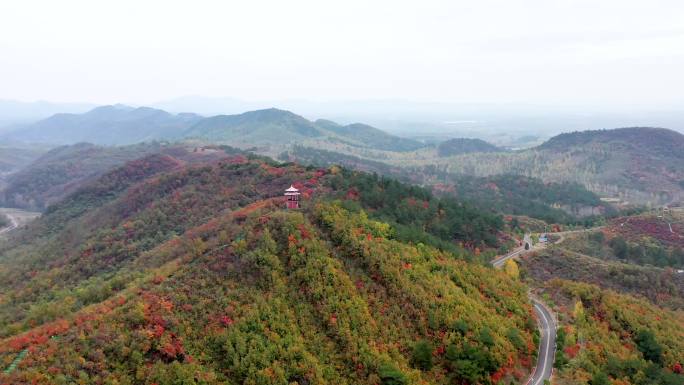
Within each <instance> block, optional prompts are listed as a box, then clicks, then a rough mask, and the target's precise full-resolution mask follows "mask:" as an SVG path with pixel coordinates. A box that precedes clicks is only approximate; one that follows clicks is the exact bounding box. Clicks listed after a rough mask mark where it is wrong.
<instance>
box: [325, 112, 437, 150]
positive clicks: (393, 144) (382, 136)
mask: <svg viewBox="0 0 684 385" xmlns="http://www.w3.org/2000/svg"><path fill="white" fill-rule="evenodd" d="M316 125H317V126H319V127H321V128H323V129H325V130H328V131H331V132H334V133H335V134H337V135H339V136H340V137H343V138H346V139H349V140H351V141H352V142H351V144H353V143H357V144H358V145H360V146H362V147H371V148H374V149H377V150H385V151H413V150H417V149H419V148H421V147H425V145H424V144H422V143H421V142H418V141H415V140H412V139H406V138H401V137H398V136H394V135H391V134H388V133H386V132H385V131H382V130H379V129H377V128H375V127H372V126H369V125H367V124H362V123H354V124H348V125H346V126H342V125H339V124H337V123H335V122H331V121H329V120H324V119H319V120H317V121H316Z"/></svg>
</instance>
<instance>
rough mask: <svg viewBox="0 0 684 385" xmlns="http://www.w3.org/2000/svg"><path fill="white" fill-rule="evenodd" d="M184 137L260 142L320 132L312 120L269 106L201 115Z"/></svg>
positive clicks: (286, 140) (283, 139) (308, 136)
mask: <svg viewBox="0 0 684 385" xmlns="http://www.w3.org/2000/svg"><path fill="white" fill-rule="evenodd" d="M185 136H186V137H192V138H200V139H206V140H212V141H214V140H218V141H236V142H243V143H249V144H262V143H279V142H280V143H286V142H291V141H293V140H297V139H302V138H312V137H320V136H323V132H322V131H321V130H320V129H319V128H318V127H316V125H315V124H314V123H313V122H310V121H309V120H307V119H304V118H303V117H301V116H299V115H295V114H293V113H292V112H290V111H283V110H278V109H275V108H271V109H267V110H258V111H250V112H245V113H243V114H239V115H217V116H212V117H209V118H205V119H202V120H201V121H199V122H198V123H197V124H195V125H194V126H193V127H191V128H190V129H189V130H187V131H186V132H185Z"/></svg>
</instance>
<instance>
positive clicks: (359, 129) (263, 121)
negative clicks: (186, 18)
mask: <svg viewBox="0 0 684 385" xmlns="http://www.w3.org/2000/svg"><path fill="white" fill-rule="evenodd" d="M185 136H186V137H189V138H198V139H203V140H210V141H221V142H226V143H231V144H242V145H264V144H276V145H285V144H293V143H301V142H302V141H303V140H318V141H329V142H332V143H344V144H347V145H351V146H356V147H368V148H373V149H378V150H387V151H410V150H415V149H417V148H420V147H423V144H421V143H420V142H417V141H414V140H410V139H405V138H400V137H397V136H393V135H390V134H388V133H386V132H384V131H381V130H379V129H377V128H374V127H371V126H368V125H365V124H359V123H357V124H350V125H346V126H342V125H339V124H337V123H334V122H331V121H328V120H317V121H315V122H312V121H310V120H308V119H305V118H303V117H301V116H299V115H296V114H294V113H292V112H290V111H284V110H279V109H276V108H270V109H266V110H258V111H250V112H245V113H243V114H239V115H218V116H214V117H210V118H206V119H203V120H201V121H200V122H198V123H197V124H196V125H194V126H193V127H192V128H190V129H189V130H188V131H187V132H186V133H185Z"/></svg>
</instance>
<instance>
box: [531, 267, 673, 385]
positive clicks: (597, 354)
mask: <svg viewBox="0 0 684 385" xmlns="http://www.w3.org/2000/svg"><path fill="white" fill-rule="evenodd" d="M544 290H545V296H546V297H547V298H548V299H549V300H550V301H551V302H552V303H554V304H555V305H556V306H555V309H556V310H558V311H559V317H560V319H561V327H560V329H559V331H558V341H557V345H558V351H557V353H556V361H555V367H556V368H557V372H556V379H555V381H557V382H558V383H560V384H577V383H580V384H584V383H589V384H592V385H594V384H634V385H637V384H639V385H641V384H643V385H653V384H662V385H670V384H672V385H674V384H682V383H684V377H683V376H682V362H684V316H683V315H682V313H681V312H673V311H669V310H664V309H662V308H660V307H657V306H654V305H652V304H650V303H648V302H646V301H645V300H639V299H635V298H633V297H630V296H627V295H622V294H617V293H615V292H613V291H611V290H601V289H599V288H598V287H596V286H593V285H588V284H584V283H577V282H571V281H564V280H552V281H549V282H548V283H547V284H546V286H545V288H544Z"/></svg>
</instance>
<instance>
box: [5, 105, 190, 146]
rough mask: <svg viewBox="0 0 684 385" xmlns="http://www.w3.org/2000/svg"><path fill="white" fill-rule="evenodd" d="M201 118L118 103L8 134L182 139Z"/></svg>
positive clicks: (101, 140) (41, 139) (46, 138)
mask: <svg viewBox="0 0 684 385" xmlns="http://www.w3.org/2000/svg"><path fill="white" fill-rule="evenodd" d="M201 119H202V118H201V117H200V116H199V115H196V114H177V115H173V114H170V113H168V112H166V111H162V110H157V109H154V108H149V107H139V108H133V107H129V106H124V105H120V104H118V105H113V106H103V107H97V108H94V109H92V110H90V111H88V112H86V113H84V114H69V113H60V114H55V115H53V116H51V117H49V118H47V119H44V120H41V121H38V122H36V123H33V124H30V125H28V126H24V127H22V128H20V129H17V130H15V131H12V132H10V133H8V134H6V137H7V138H8V139H10V140H15V141H23V142H38V143H51V144H72V143H78V142H90V143H96V144H109V145H111V144H115V145H121V144H132V143H139V142H143V141H150V140H162V139H178V138H180V137H181V136H182V134H183V132H184V131H185V130H186V129H187V128H188V127H190V126H192V124H194V123H196V122H198V121H199V120H201Z"/></svg>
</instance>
